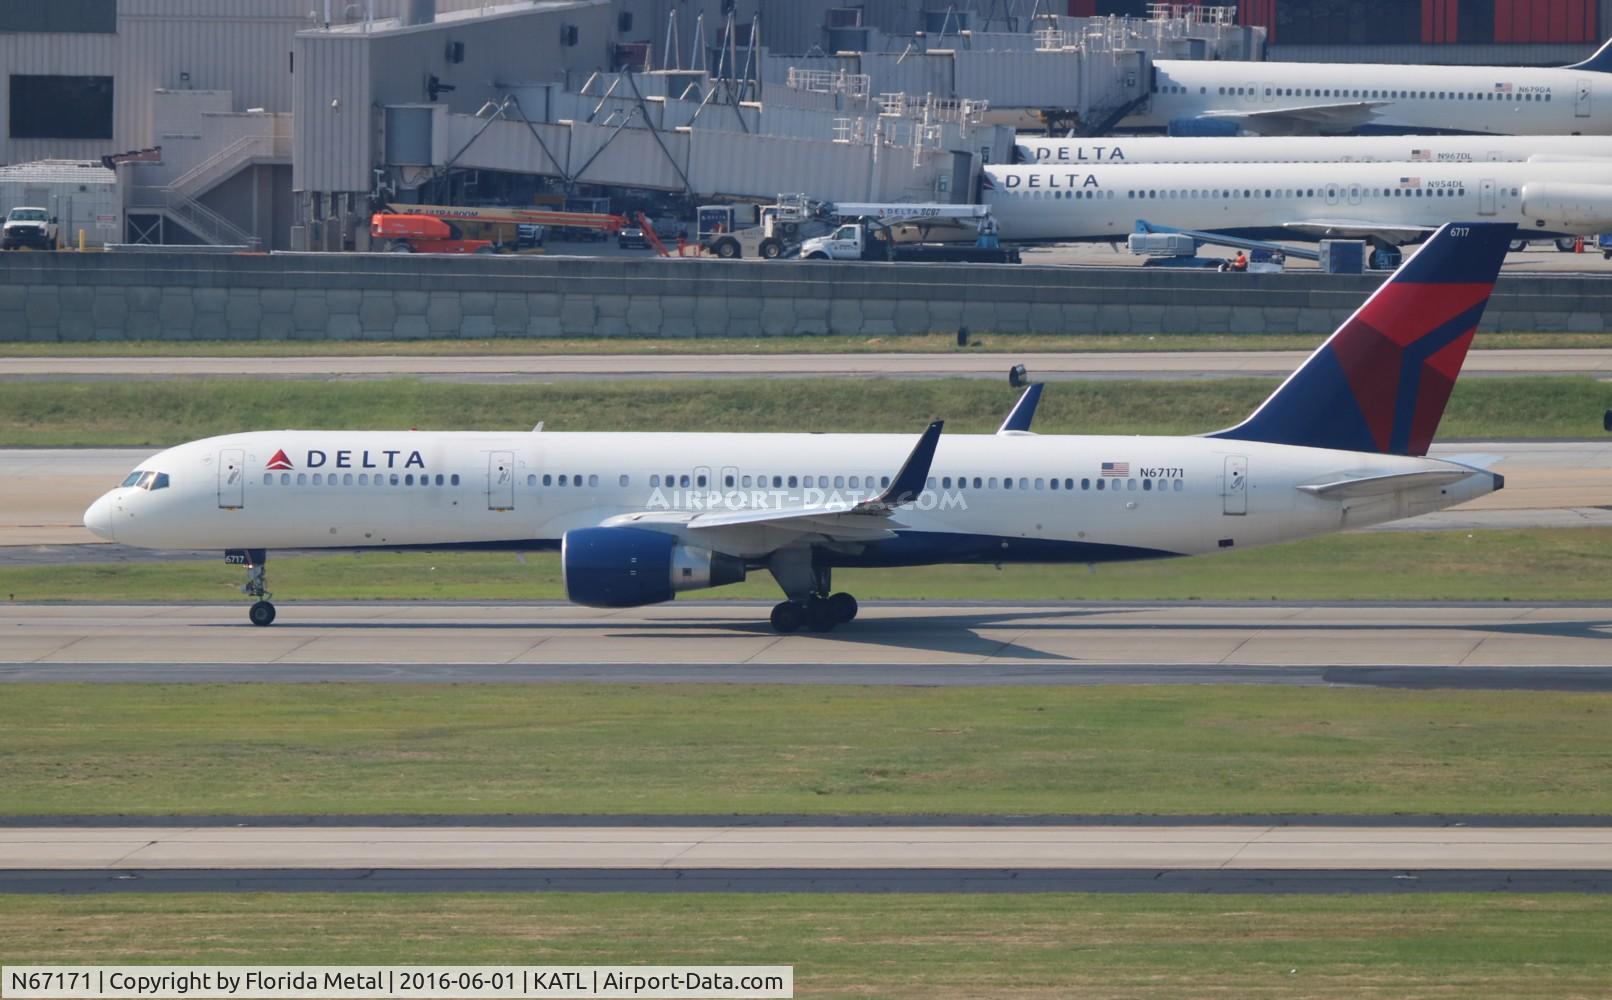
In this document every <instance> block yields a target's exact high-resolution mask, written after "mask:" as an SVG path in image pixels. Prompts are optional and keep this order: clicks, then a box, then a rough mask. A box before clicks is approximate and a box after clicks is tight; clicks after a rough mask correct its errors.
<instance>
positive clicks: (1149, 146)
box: [1018, 135, 1612, 166]
mask: <svg viewBox="0 0 1612 1000" xmlns="http://www.w3.org/2000/svg"><path fill="white" fill-rule="evenodd" d="M1018 147H1019V158H1020V159H1021V160H1022V161H1023V162H1024V163H1025V164H1027V165H1028V164H1047V165H1049V166H1120V165H1123V164H1127V163H1373V162H1378V163H1411V164H1417V163H1429V164H1432V163H1501V162H1504V163H1511V162H1521V161H1525V160H1527V159H1529V158H1530V157H1536V156H1544V157H1576V158H1591V157H1601V158H1612V136H1599V135H1545V136H1512V135H1499V136H1477V135H1388V136H1315V135H1297V136H1234V137H1232V138H1188V137H1180V138H1177V137H1171V136H1160V135H1132V136H1118V137H1114V138H1108V139H1076V138H1068V139H1057V138H1044V137H1040V136H1020V137H1019V140H1018Z"/></svg>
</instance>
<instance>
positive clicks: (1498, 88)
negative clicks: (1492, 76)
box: [1494, 83, 1512, 94]
mask: <svg viewBox="0 0 1612 1000" xmlns="http://www.w3.org/2000/svg"><path fill="white" fill-rule="evenodd" d="M1494 89H1495V93H1498V94H1509V93H1511V90H1512V86H1511V84H1509V83H1497V84H1495V85H1494Z"/></svg>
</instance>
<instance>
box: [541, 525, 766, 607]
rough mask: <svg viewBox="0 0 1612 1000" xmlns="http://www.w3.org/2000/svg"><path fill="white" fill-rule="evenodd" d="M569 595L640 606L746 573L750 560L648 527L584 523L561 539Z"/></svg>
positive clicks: (596, 603)
mask: <svg viewBox="0 0 1612 1000" xmlns="http://www.w3.org/2000/svg"><path fill="white" fill-rule="evenodd" d="M560 571H561V573H562V574H563V575H564V578H565V596H566V597H567V598H568V599H570V600H571V601H573V602H575V603H577V604H585V605H588V606H589V607H594V608H636V607H639V606H640V605H644V604H659V603H660V602H662V601H669V600H671V599H672V595H674V594H676V593H677V592H678V591H682V590H701V589H704V588H706V587H720V586H723V585H724V584H729V583H738V582H740V581H741V580H743V579H744V571H745V566H744V561H743V560H741V559H738V558H735V557H734V556H730V555H725V554H723V553H721V552H712V551H711V550H710V549H702V548H697V547H695V546H691V545H680V544H678V541H677V538H676V536H674V535H668V534H666V533H665V532H661V531H646V530H645V529H643V528H578V529H576V530H574V531H567V532H566V533H565V535H564V537H562V538H561V539H560Z"/></svg>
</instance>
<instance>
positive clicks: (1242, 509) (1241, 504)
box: [1220, 455, 1248, 517]
mask: <svg viewBox="0 0 1612 1000" xmlns="http://www.w3.org/2000/svg"><path fill="white" fill-rule="evenodd" d="M1220 495H1221V497H1222V498H1223V499H1224V501H1225V503H1224V507H1223V511H1224V513H1226V514H1227V515H1230V516H1233V517H1241V516H1242V515H1244V514H1247V513H1248V459H1247V457H1246V456H1243V455H1227V456H1226V478H1225V481H1224V484H1223V485H1222V487H1221V491H1220Z"/></svg>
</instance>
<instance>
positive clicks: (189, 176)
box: [127, 134, 291, 250]
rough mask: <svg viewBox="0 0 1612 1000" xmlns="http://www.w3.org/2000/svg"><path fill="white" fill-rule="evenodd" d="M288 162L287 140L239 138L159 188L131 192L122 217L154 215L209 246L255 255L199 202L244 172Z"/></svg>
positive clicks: (236, 229) (244, 238) (246, 240)
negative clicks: (245, 250) (242, 249)
mask: <svg viewBox="0 0 1612 1000" xmlns="http://www.w3.org/2000/svg"><path fill="white" fill-rule="evenodd" d="M290 160H291V137H290V136H289V135H273V134H266V135H248V136H242V137H241V138H239V139H237V140H236V141H235V142H232V143H230V144H229V145H228V146H225V147H224V148H223V149H220V150H219V151H218V152H216V153H214V154H213V155H212V156H209V157H208V158H207V159H205V160H203V161H202V162H200V163H198V164H196V165H195V166H194V167H191V168H190V169H189V170H187V171H185V172H184V173H183V174H180V175H179V176H178V177H176V178H174V180H173V181H172V182H170V183H169V184H167V185H166V186H164V187H155V186H136V187H133V188H131V189H130V191H129V203H128V206H127V211H128V212H129V214H131V215H159V216H162V217H164V218H167V219H170V220H172V221H174V222H177V223H178V224H179V225H181V226H183V227H184V228H185V229H186V230H188V231H189V232H190V233H191V234H192V235H194V236H195V237H196V238H197V239H199V240H201V241H202V242H204V243H208V244H211V245H212V246H244V247H248V248H250V249H253V250H255V249H258V247H259V245H260V244H261V241H260V240H259V239H258V238H257V237H256V236H254V235H252V234H251V233H249V232H247V231H246V230H244V229H242V228H241V227H240V226H237V225H236V224H235V223H233V222H231V221H230V220H228V219H226V218H224V217H223V216H222V215H220V214H218V213H217V212H215V211H213V210H212V209H210V208H208V207H207V206H206V205H203V204H202V203H201V201H200V200H199V199H200V198H201V196H202V195H204V194H206V193H207V192H208V191H211V190H212V189H213V188H215V187H217V186H218V185H220V184H222V183H224V182H225V181H227V180H229V179H230V178H231V177H234V176H235V175H236V174H238V173H240V172H241V171H242V170H244V169H246V168H247V167H250V166H256V165H258V164H263V163H288V162H290ZM147 232H148V233H149V230H148V231H147Z"/></svg>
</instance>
